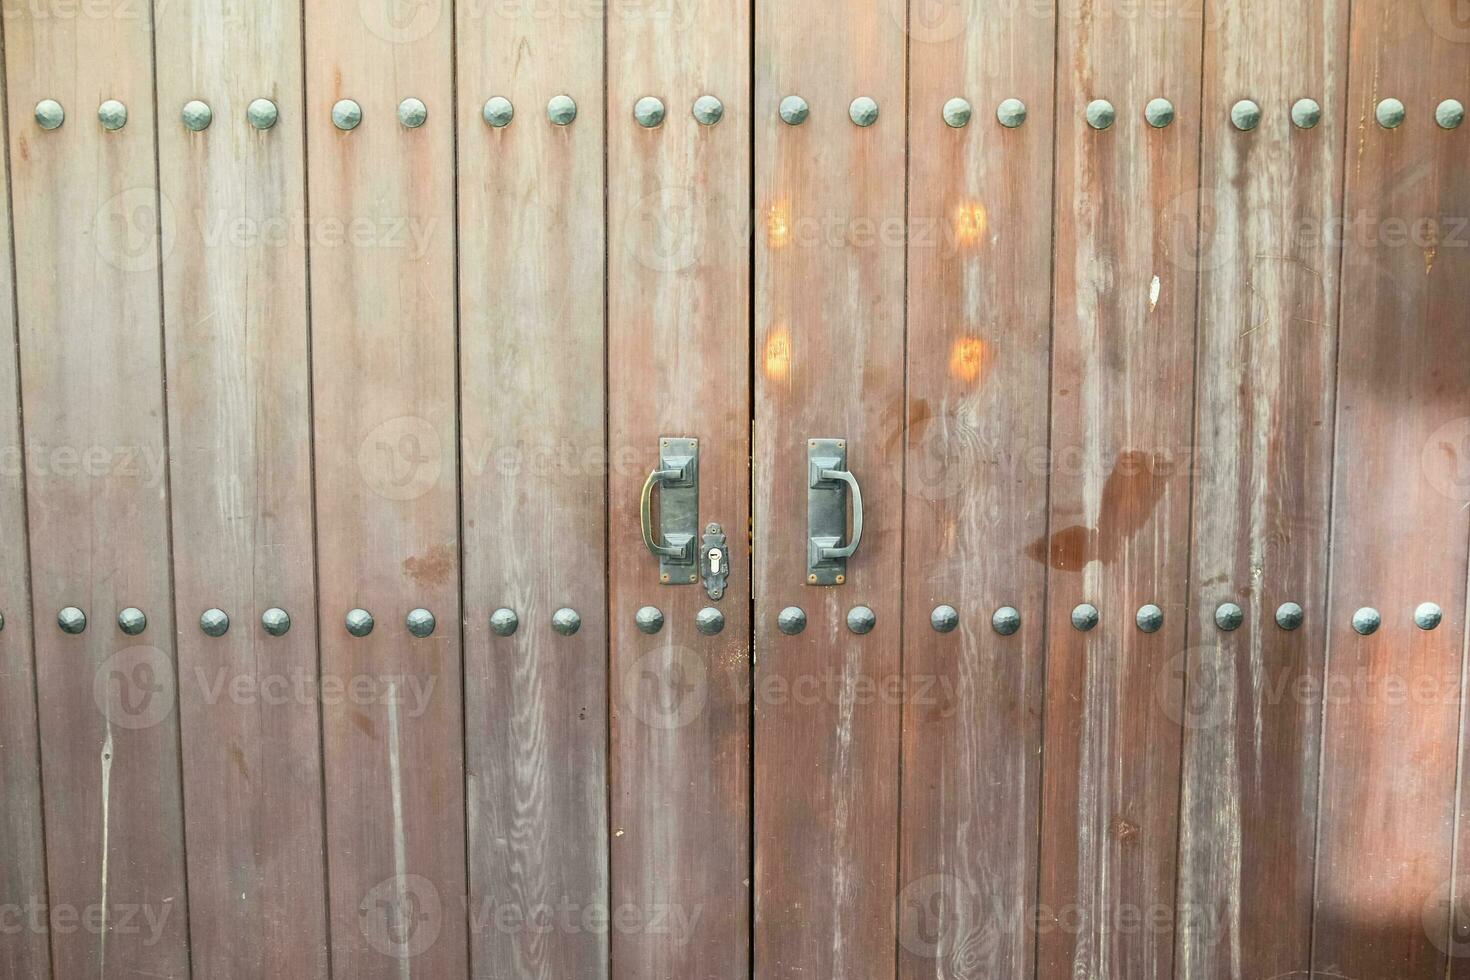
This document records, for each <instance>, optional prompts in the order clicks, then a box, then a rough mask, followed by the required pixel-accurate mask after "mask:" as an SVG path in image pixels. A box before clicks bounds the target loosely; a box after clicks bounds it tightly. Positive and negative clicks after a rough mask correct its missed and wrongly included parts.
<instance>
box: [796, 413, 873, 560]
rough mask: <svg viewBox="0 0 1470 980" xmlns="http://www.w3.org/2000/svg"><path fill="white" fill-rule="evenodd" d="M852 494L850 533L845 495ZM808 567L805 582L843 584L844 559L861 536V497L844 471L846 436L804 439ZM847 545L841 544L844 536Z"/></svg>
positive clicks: (847, 473)
mask: <svg viewBox="0 0 1470 980" xmlns="http://www.w3.org/2000/svg"><path fill="white" fill-rule="evenodd" d="M849 491H851V495H852V533H851V535H849V534H848V531H847V498H848V495H849ZM806 523H807V568H806V573H807V574H806V581H807V584H808V585H842V584H843V583H845V582H846V581H847V559H848V558H850V557H851V556H852V555H853V553H854V552H856V551H857V547H858V543H859V542H860V541H861V540H862V536H863V498H862V493H861V491H860V490H859V489H858V485H857V480H856V479H855V478H854V477H853V475H852V474H851V473H849V472H848V471H847V441H846V440H845V439H809V440H808V441H807V494H806ZM844 538H846V539H847V543H846V544H842V543H841V542H842V541H843V539H844Z"/></svg>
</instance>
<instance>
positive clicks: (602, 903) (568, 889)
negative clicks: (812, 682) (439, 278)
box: [457, 3, 610, 978]
mask: <svg viewBox="0 0 1470 980" xmlns="http://www.w3.org/2000/svg"><path fill="white" fill-rule="evenodd" d="M586 14H587V11H586V10H582V9H576V10H573V9H571V8H557V12H556V13H554V14H551V15H550V16H547V10H546V9H543V8H533V6H532V5H529V4H509V5H505V4H489V5H475V4H464V3H461V4H459V5H458V16H459V30H458V35H457V38H458V44H459V107H458V113H459V131H460V143H459V176H460V183H459V203H460V232H461V239H460V249H461V259H462V263H463V268H464V269H466V270H470V271H469V272H468V273H467V274H465V275H462V276H461V278H460V302H461V315H462V317H463V326H462V328H461V362H460V370H461V372H462V374H461V377H462V390H463V397H464V402H463V406H464V407H463V419H464V448H465V452H464V459H463V465H462V479H463V484H464V540H465V592H466V597H465V609H466V613H465V617H466V625H465V638H466V644H467V646H466V656H467V660H466V682H467V685H468V686H467V688H466V704H465V708H466V711H465V718H466V725H467V738H466V743H467V752H468V755H467V760H466V761H467V775H466V792H467V794H468V804H469V818H468V819H469V857H470V893H471V904H470V924H471V928H472V939H471V942H472V955H473V966H474V975H475V976H516V977H548V978H549V977H573V976H575V977H588V978H596V977H603V976H606V975H607V968H608V967H607V963H608V933H609V929H610V926H609V924H608V914H607V874H608V871H607V863H608V854H607V795H606V794H607V786H606V775H607V754H606V746H607V702H606V698H607V688H606V684H607V660H606V656H607V654H606V651H607V628H606V594H607V593H606V561H605V557H606V530H605V527H606V503H605V499H604V494H605V486H606V468H605V465H604V464H605V456H604V425H605V417H604V411H605V405H604V400H603V371H604V353H605V352H604V347H603V338H604V331H603V301H604V294H603V264H604V263H603V255H604V251H603V250H604V236H603V141H602V132H603V121H602V95H603V91H602V88H603V78H602V73H603V66H602V47H603V22H602V18H601V16H595V15H594V16H586ZM558 95H567V96H570V97H571V98H572V99H573V100H574V101H575V103H576V106H577V115H576V119H575V121H574V122H572V123H571V124H570V125H568V126H557V125H554V124H553V123H552V122H551V121H550V120H549V119H548V116H547V104H548V102H549V100H550V99H552V98H553V97H554V96H558ZM492 97H498V98H502V99H508V100H509V101H510V104H511V105H512V107H513V111H514V117H513V121H512V122H510V124H508V125H505V126H502V127H494V126H491V125H489V124H488V123H487V122H486V120H485V119H484V118H483V117H482V107H483V106H484V104H485V103H486V102H487V101H488V100H489V99H490V98H492ZM500 608H506V609H511V610H514V612H515V613H516V615H517V617H518V618H519V626H518V627H517V629H516V631H515V632H514V633H513V634H512V635H510V636H506V637H502V636H499V635H496V634H495V633H494V632H493V631H492V630H491V629H490V619H491V615H492V614H493V613H494V611H495V610H497V609H500ZM562 608H570V609H574V610H575V611H576V612H577V614H578V615H579V616H580V617H581V627H580V629H579V630H578V631H577V633H576V634H574V635H572V636H562V635H559V634H558V633H556V632H555V631H554V630H553V629H552V625H551V621H552V616H553V614H554V613H555V612H556V611H557V610H558V609H562ZM563 908H564V909H566V910H567V911H566V912H564V913H563V912H556V911H553V910H556V909H563Z"/></svg>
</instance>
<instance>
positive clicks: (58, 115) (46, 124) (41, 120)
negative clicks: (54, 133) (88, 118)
mask: <svg viewBox="0 0 1470 980" xmlns="http://www.w3.org/2000/svg"><path fill="white" fill-rule="evenodd" d="M64 122H66V110H65V109H63V108H61V103H60V102H57V101H56V100H55V99H42V100H41V101H40V102H37V103H36V125H37V126H40V127H41V128H42V129H46V130H51V129H60V128H61V124H62V123H64Z"/></svg>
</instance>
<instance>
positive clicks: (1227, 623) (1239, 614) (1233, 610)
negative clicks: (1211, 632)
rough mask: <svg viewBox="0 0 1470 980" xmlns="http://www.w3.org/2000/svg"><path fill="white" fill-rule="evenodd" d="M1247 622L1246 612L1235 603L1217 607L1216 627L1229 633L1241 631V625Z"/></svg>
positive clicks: (1224, 603) (1221, 604) (1225, 603)
mask: <svg viewBox="0 0 1470 980" xmlns="http://www.w3.org/2000/svg"><path fill="white" fill-rule="evenodd" d="M1243 622H1245V610H1244V609H1241V608H1240V607H1239V606H1238V605H1236V604H1235V603H1233V602H1222V603H1220V605H1218V606H1216V607H1215V625H1216V626H1218V627H1220V629H1222V630H1224V631H1225V632H1227V633H1229V632H1230V631H1232V630H1238V629H1240V624H1241V623H1243Z"/></svg>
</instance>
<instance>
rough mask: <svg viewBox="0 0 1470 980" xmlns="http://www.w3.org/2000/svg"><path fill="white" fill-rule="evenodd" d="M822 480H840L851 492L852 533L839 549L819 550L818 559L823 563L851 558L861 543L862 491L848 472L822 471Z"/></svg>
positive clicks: (855, 479) (855, 478)
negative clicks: (834, 559)
mask: <svg viewBox="0 0 1470 980" xmlns="http://www.w3.org/2000/svg"><path fill="white" fill-rule="evenodd" d="M822 479H823V480H841V481H842V482H843V483H846V484H847V485H848V487H849V488H851V490H852V533H851V534H849V535H848V538H847V544H845V545H843V546H842V547H840V548H821V549H819V557H820V558H821V559H822V560H823V561H828V560H830V559H833V558H851V557H852V556H853V555H854V554H855V553H856V552H857V550H858V545H860V544H862V541H863V491H862V488H861V487H859V486H858V481H857V477H855V476H853V475H852V473H851V472H850V471H848V470H822Z"/></svg>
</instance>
